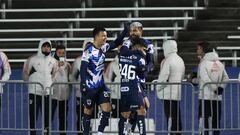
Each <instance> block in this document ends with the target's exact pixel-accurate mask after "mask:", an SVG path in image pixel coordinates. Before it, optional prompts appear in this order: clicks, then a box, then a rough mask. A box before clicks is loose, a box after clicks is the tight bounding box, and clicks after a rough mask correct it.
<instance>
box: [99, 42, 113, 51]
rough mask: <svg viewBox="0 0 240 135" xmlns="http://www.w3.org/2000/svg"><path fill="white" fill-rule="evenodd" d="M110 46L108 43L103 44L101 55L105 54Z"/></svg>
mask: <svg viewBox="0 0 240 135" xmlns="http://www.w3.org/2000/svg"><path fill="white" fill-rule="evenodd" d="M110 46H111V45H110V44H109V43H105V44H104V45H103V46H102V47H101V49H102V51H103V53H106V52H107V51H108V50H109V49H110Z"/></svg>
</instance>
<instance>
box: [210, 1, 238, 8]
mask: <svg viewBox="0 0 240 135" xmlns="http://www.w3.org/2000/svg"><path fill="white" fill-rule="evenodd" d="M239 6H240V0H209V7H239Z"/></svg>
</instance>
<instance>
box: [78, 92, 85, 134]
mask: <svg viewBox="0 0 240 135" xmlns="http://www.w3.org/2000/svg"><path fill="white" fill-rule="evenodd" d="M83 108H84V106H83V104H82V101H81V99H80V97H77V103H76V113H77V130H78V131H82V130H83V129H82V126H81V119H82V117H83V110H84V109H83ZM78 135H82V133H78Z"/></svg>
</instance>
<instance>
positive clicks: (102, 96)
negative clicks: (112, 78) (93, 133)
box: [80, 27, 128, 135]
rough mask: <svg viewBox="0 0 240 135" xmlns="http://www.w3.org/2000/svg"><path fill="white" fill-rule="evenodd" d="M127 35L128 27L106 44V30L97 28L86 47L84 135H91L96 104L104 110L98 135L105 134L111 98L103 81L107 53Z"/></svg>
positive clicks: (83, 84) (84, 62) (82, 76)
mask: <svg viewBox="0 0 240 135" xmlns="http://www.w3.org/2000/svg"><path fill="white" fill-rule="evenodd" d="M127 33H128V27H125V28H124V30H123V32H122V33H121V34H120V35H119V36H118V38H117V39H116V40H115V41H114V42H112V43H106V40H107V32H106V30H105V28H102V27H96V28H94V30H93V38H94V40H93V43H88V44H87V45H86V48H85V50H84V52H83V55H82V60H81V61H82V62H81V68H80V71H81V74H80V77H81V92H82V96H83V104H84V114H83V135H89V130H90V119H91V114H92V112H93V106H94V105H95V103H97V104H98V105H100V107H101V110H102V114H101V120H100V125H99V126H98V135H101V134H103V131H104V128H105V127H106V126H107V125H108V123H109V122H108V119H109V117H110V111H111V105H110V96H109V90H108V89H107V87H106V86H105V83H104V79H103V71H104V61H105V53H106V52H107V51H109V50H112V49H114V48H116V47H117V46H118V45H120V44H121V43H122V41H123V38H124V37H125V35H126V34H127Z"/></svg>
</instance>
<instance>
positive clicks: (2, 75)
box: [0, 51, 11, 111]
mask: <svg viewBox="0 0 240 135" xmlns="http://www.w3.org/2000/svg"><path fill="white" fill-rule="evenodd" d="M10 75H11V67H10V64H9V62H8V58H7V56H6V54H5V53H4V52H2V51H0V80H1V81H8V80H9V78H10ZM3 85H4V83H1V84H0V111H1V110H2V109H1V105H2V103H1V101H2V100H1V99H2V94H3Z"/></svg>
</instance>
